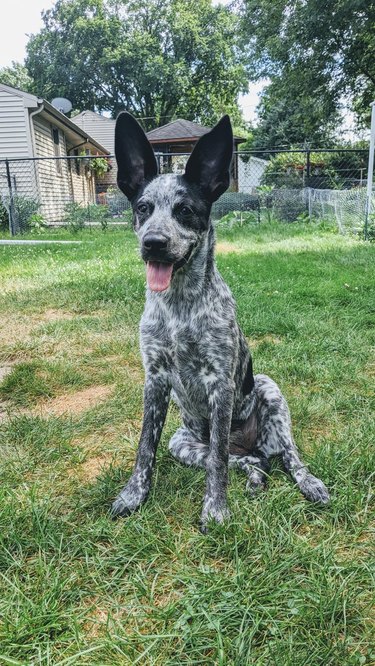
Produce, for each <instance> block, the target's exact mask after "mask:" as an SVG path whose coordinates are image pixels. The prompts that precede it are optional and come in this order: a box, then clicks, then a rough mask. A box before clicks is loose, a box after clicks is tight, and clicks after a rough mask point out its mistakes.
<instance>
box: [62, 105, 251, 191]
mask: <svg viewBox="0 0 375 666" xmlns="http://www.w3.org/2000/svg"><path fill="white" fill-rule="evenodd" d="M72 120H73V122H74V123H76V124H77V125H78V126H79V127H80V128H81V129H83V130H84V131H86V132H88V133H89V134H90V135H91V136H94V137H95V138H96V140H97V141H100V143H101V144H102V145H103V146H105V147H106V148H107V150H109V151H110V152H111V153H112V154H113V153H114V139H115V124H116V121H115V120H113V119H112V118H105V117H104V116H101V115H99V114H98V113H95V112H94V111H82V113H80V114H78V115H77V116H75V117H74V118H72ZM209 131H210V127H204V126H203V125H199V124H198V123H193V122H191V121H190V120H183V119H181V118H179V119H177V120H173V121H172V122H170V123H167V124H166V125H162V127H157V128H156V129H153V130H150V131H149V132H147V133H146V135H147V138H148V140H149V141H150V143H151V145H152V147H153V149H154V151H155V154H156V156H157V159H158V162H159V169H160V171H161V173H163V172H169V171H174V172H175V173H180V172H181V171H182V170H183V169H184V166H185V164H186V162H187V159H188V156H189V155H190V153H191V152H192V150H193V148H194V146H195V144H196V143H197V141H198V139H200V137H201V136H203V135H204V134H207V132H209ZM243 141H245V139H243V138H241V137H239V136H235V137H234V147H235V151H236V152H235V157H234V160H233V163H232V187H233V189H237V187H238V155H237V151H238V146H239V144H240V143H242V142H243ZM112 166H113V169H112V170H111V171H110V172H109V173H107V174H105V175H104V178H102V179H100V181H98V184H99V186H100V187H102V191H106V189H107V188H108V187H110V186H114V185H116V165H115V164H114V163H113V164H112Z"/></svg>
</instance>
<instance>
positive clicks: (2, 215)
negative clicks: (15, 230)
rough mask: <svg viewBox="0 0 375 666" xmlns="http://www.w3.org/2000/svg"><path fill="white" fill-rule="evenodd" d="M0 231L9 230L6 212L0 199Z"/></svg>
mask: <svg viewBox="0 0 375 666" xmlns="http://www.w3.org/2000/svg"><path fill="white" fill-rule="evenodd" d="M0 229H1V230H3V231H6V230H8V229H9V217H8V211H7V209H6V208H5V206H4V202H3V200H2V199H0Z"/></svg>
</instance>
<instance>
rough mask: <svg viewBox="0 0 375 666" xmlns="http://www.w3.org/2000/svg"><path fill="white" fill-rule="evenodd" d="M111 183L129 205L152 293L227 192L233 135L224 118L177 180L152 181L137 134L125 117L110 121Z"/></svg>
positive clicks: (182, 260) (151, 164) (185, 256)
mask: <svg viewBox="0 0 375 666" xmlns="http://www.w3.org/2000/svg"><path fill="white" fill-rule="evenodd" d="M115 152H116V160H117V165H118V175H117V182H118V186H119V188H120V189H121V190H122V192H124V194H125V195H126V196H127V197H128V199H129V200H130V202H131V204H132V208H133V214H134V218H133V219H134V229H135V232H136V233H137V235H138V238H139V241H140V245H141V255H142V258H143V260H144V261H145V263H146V264H147V282H148V286H149V287H150V289H152V290H153V291H164V290H165V289H168V287H169V286H170V283H171V280H172V279H173V275H174V273H176V271H178V270H180V269H182V268H183V267H184V266H186V264H187V263H188V262H189V260H191V258H192V256H193V254H194V251H195V249H196V248H197V246H198V245H199V243H200V242H201V241H202V239H203V238H204V236H205V234H206V233H207V230H208V228H209V225H210V212H211V206H212V204H213V202H214V201H216V199H218V198H219V197H220V195H221V194H223V192H225V190H226V189H227V188H228V186H229V181H230V173H229V170H230V164H231V160H232V154H233V134H232V128H231V124H230V120H229V117H228V116H224V117H223V118H222V119H221V120H220V122H218V124H217V125H215V127H214V128H213V129H212V130H211V131H210V132H208V133H207V134H204V135H203V136H202V137H201V138H200V139H199V141H198V142H197V144H196V146H195V148H194V150H193V152H192V154H191V155H190V157H189V160H188V162H187V165H186V169H185V173H184V174H183V175H182V176H176V175H172V174H167V175H162V176H157V173H158V170H157V162H156V158H155V155H154V152H153V150H152V147H151V144H150V143H149V141H148V139H147V137H146V135H145V133H144V131H143V129H142V128H141V127H140V125H139V124H138V123H137V121H136V120H135V118H133V116H131V115H130V114H129V113H126V112H125V113H121V114H120V115H119V116H118V118H117V122H116V132H115Z"/></svg>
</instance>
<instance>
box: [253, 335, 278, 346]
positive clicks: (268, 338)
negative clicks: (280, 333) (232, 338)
mask: <svg viewBox="0 0 375 666" xmlns="http://www.w3.org/2000/svg"><path fill="white" fill-rule="evenodd" d="M247 341H248V343H249V345H250V347H251V348H252V349H254V347H259V345H261V344H262V343H263V342H266V343H268V344H271V345H279V344H280V343H281V342H282V339H281V338H278V337H277V335H269V334H267V335H262V336H261V337H260V338H247Z"/></svg>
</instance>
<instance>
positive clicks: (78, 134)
mask: <svg viewBox="0 0 375 666" xmlns="http://www.w3.org/2000/svg"><path fill="white" fill-rule="evenodd" d="M1 90H3V91H5V92H8V93H11V94H13V95H16V96H17V97H21V98H22V99H23V103H24V106H25V107H26V108H28V109H30V110H34V109H35V111H37V110H38V109H39V111H40V113H43V114H44V115H47V116H49V117H53V121H54V123H55V124H56V125H57V126H58V127H60V128H61V129H63V130H64V131H65V133H66V134H67V136H68V138H69V139H70V140H71V142H72V143H73V144H75V143H76V142H77V144H78V145H80V144H83V142H84V141H85V143H87V144H89V145H91V146H92V147H93V148H94V149H95V150H98V151H99V152H100V153H104V154H105V155H108V154H109V152H110V151H108V150H107V149H106V148H104V146H102V145H101V144H100V143H98V141H97V140H96V139H94V138H93V137H92V136H90V135H89V134H88V133H87V132H85V131H84V130H83V129H81V128H79V127H78V126H77V125H76V124H75V123H73V122H72V120H70V118H68V117H67V116H65V115H64V114H63V113H61V112H60V111H58V110H57V109H55V107H54V106H52V104H50V103H49V102H47V100H45V99H42V98H41V97H37V96H36V95H32V94H31V93H27V92H25V91H24V90H19V89H18V88H13V87H12V86H7V85H5V84H4V83H1V82H0V91H1Z"/></svg>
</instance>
